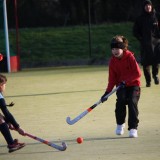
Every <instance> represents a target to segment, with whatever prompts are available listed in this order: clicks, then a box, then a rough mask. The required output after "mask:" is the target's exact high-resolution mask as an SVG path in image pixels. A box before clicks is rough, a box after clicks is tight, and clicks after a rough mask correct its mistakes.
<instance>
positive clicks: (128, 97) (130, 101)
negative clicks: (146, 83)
mask: <svg viewBox="0 0 160 160" xmlns="http://www.w3.org/2000/svg"><path fill="white" fill-rule="evenodd" d="M140 92H141V90H140V87H139V86H133V87H125V88H122V89H120V90H118V91H117V93H116V94H117V102H116V109H115V117H116V122H117V124H119V125H121V124H123V123H125V119H126V114H127V105H128V130H130V129H137V127H138V123H139V119H138V114H139V111H138V101H139V98H140Z"/></svg>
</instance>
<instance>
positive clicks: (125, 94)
mask: <svg viewBox="0 0 160 160" xmlns="http://www.w3.org/2000/svg"><path fill="white" fill-rule="evenodd" d="M127 48H128V40H127V39H126V38H125V37H124V36H120V35H117V36H115V37H113V39H112V40H111V50H112V57H111V59H110V63H109V78H108V86H107V89H106V91H105V93H104V95H103V96H102V97H101V101H102V102H104V101H106V100H107V99H105V96H106V95H107V94H108V93H110V92H111V91H112V89H113V88H114V86H118V85H121V86H122V85H123V87H121V88H120V89H119V90H118V91H117V93H116V95H117V101H116V109H115V117H116V122H117V128H116V134H117V135H122V134H123V133H124V128H125V119H126V114H127V108H126V105H128V130H129V137H131V138H135V137H138V133H137V127H138V123H139V119H138V114H139V111H138V101H139V98H140V77H141V71H140V68H139V65H138V63H137V62H136V59H135V57H134V54H133V53H132V52H131V51H129V50H128V49H127Z"/></svg>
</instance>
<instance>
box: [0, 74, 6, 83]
mask: <svg viewBox="0 0 160 160" xmlns="http://www.w3.org/2000/svg"><path fill="white" fill-rule="evenodd" d="M6 82H7V77H6V76H4V75H2V74H0V84H1V83H6Z"/></svg>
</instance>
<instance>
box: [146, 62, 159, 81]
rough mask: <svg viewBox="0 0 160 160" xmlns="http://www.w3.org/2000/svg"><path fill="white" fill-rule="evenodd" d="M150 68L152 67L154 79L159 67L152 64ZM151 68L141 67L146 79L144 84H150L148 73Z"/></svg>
mask: <svg viewBox="0 0 160 160" xmlns="http://www.w3.org/2000/svg"><path fill="white" fill-rule="evenodd" d="M151 66H152V77H153V78H155V77H156V76H157V75H158V71H159V65H158V64H153V65H151ZM151 66H149V65H143V73H144V77H145V79H146V83H148V84H149V83H150V82H151V72H150V68H151Z"/></svg>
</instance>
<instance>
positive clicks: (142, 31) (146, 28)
mask: <svg viewBox="0 0 160 160" xmlns="http://www.w3.org/2000/svg"><path fill="white" fill-rule="evenodd" d="M133 35H134V36H135V37H136V38H137V39H138V40H139V42H140V45H141V63H142V65H152V64H157V63H160V16H159V15H158V13H156V11H155V10H154V9H153V10H152V12H151V13H147V12H145V10H144V6H143V13H142V15H141V16H140V17H138V18H137V20H136V21H135V23H134V26H133Z"/></svg>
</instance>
